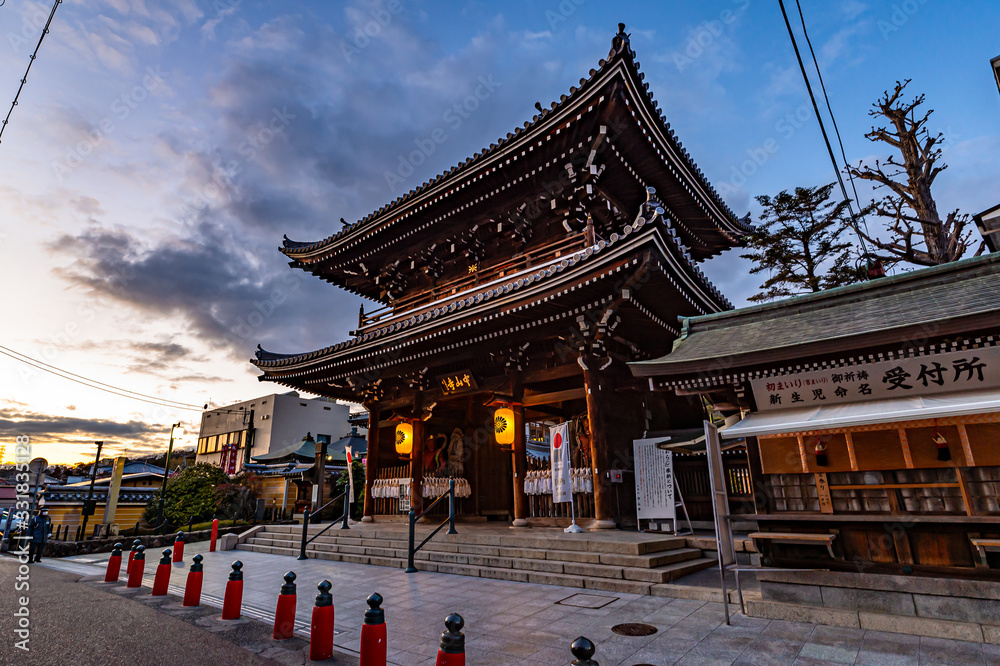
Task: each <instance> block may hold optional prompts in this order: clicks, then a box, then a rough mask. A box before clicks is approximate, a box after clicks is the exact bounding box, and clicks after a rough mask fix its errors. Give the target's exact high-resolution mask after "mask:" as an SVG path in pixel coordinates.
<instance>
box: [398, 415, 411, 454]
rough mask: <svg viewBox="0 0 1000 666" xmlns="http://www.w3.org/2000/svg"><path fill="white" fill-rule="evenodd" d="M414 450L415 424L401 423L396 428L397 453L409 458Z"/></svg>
mask: <svg viewBox="0 0 1000 666" xmlns="http://www.w3.org/2000/svg"><path fill="white" fill-rule="evenodd" d="M412 450H413V424H411V423H400V424H399V425H397V426H396V453H398V454H399V455H401V456H408V455H410V451H412Z"/></svg>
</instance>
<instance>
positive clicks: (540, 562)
mask: <svg viewBox="0 0 1000 666" xmlns="http://www.w3.org/2000/svg"><path fill="white" fill-rule="evenodd" d="M462 527H463V526H461V525H460V526H459V534H456V535H448V534H445V533H444V531H442V532H439V533H438V534H437V535H436V536H435V537H434V538H433V539H431V540H430V541H429V542H428V543H427V544H426V545H425V546H424V547H423V548H422V549H421V550H420V551H418V552H417V554H416V556H415V560H416V562H415V564H416V567H417V569H419V570H421V571H436V572H439V573H449V574H459V575H463V576H476V577H482V578H497V579H501V580H512V581H520V582H526V583H540V584H544V585H561V586H564V587H576V588H584V589H590V590H603V591H609V592H629V593H634V594H652V595H657V596H670V597H674V596H678V595H677V594H676V592H675V590H676V588H677V587H678V586H676V585H672V584H671V582H672V581H674V580H676V579H678V578H681V577H683V576H686V575H688V574H691V573H694V572H696V571H700V570H702V569H705V568H706V567H709V566H712V565H713V564H716V560H715V559H714V558H711V557H705V556H704V554H703V553H702V551H701V550H700V549H698V548H689V547H688V546H687V542H686V540H685V539H684V538H683V537H669V536H653V535H638V534H637V533H631V535H628V534H626V535H625V536H627V537H630V538H625V536H621V535H623V533H620V532H619V533H617V534H613V533H604V534H599V535H593V536H591V534H593V533H590V534H582V535H571V534H563V533H562V531H561V530H554V531H548V530H544V531H543V530H537V529H531V530H524V531H509V533H502V532H495V533H482V532H477V531H474V530H466V531H463V529H462ZM320 529H321V528H320V527H318V526H317V527H310V536H311V535H312V534H315V533H316V532H318V531H319V530H320ZM429 532H430V530H429V529H428V528H424V527H423V526H418V528H417V535H416V543H418V544H419V543H420V541H422V540H423V538H424V537H425V536H426V535H427V534H429ZM605 535H607V536H605ZM301 536H302V528H301V527H299V526H297V525H268V526H266V527H264V528H263V529H262V530H259V531H257V532H256V533H254V534H253V535H251V536H250V537H249V538H247V539H246V540H245V541H243V542H242V543H240V544H238V545H237V546H236V548H237V550H248V551H253V552H258V553H273V554H277V555H292V556H298V554H299V543H300V540H301ZM640 537H641V538H640ZM307 554H308V555H309V557H310V558H315V559H324V560H333V561H338V562H354V563H357V564H371V565H375V566H384V567H398V568H405V567H406V554H407V532H406V530H405V528H403V529H400V528H398V527H396V528H391V527H390V528H382V527H374V526H365V527H362V526H356V527H352V529H351V530H350V531H349V532H342V531H341V530H339V529H338V528H337V527H333V528H331V529H330V530H328V531H327V532H325V533H324V534H323V535H322V536H319V537H317V538H316V540H315V541H313V542H312V543H310V544H309V546H308V547H307ZM685 596H686V595H685ZM720 598H721V597H720Z"/></svg>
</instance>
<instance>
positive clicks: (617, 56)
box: [279, 23, 750, 254]
mask: <svg viewBox="0 0 1000 666" xmlns="http://www.w3.org/2000/svg"><path fill="white" fill-rule="evenodd" d="M635 58H636V53H635V51H633V50H632V47H631V44H630V42H629V36H628V34H626V33H625V24H624V23H619V24H618V34H617V35H615V37H614V39H613V40H612V45H611V51H610V52H609V53H608V58H607V60H601V61H600V62H599V63H598V67H597V69H591V70H590V72H589V76H588V78H582V79H580V85H579V87H577V86H572V87H570V89H569V95H562V96H561V97H560V98H559V101H558V102H552V103H551V105H550V107H549V108H548V109H540V111H539V113H538V114H536V115H534V116H532V118H531V120H530V121H526V122H525V123H524V126H523V127H517V128H515V129H514V131H513V132H508V133H507V136H506V137H501V138H499V139H497V142H496V143H492V144H490V145H489V147H487V148H484V149H483V150H481V151H480V152H477V153H475V154H474V155H473V156H472V157H470V158H466V159H465V160H464V161H462V162H460V163H459V164H457V165H455V166H453V167H451V168H450V169H448V170H447V171H443V172H442V173H440V174H438V175H437V176H435V177H434V178H432V179H430V180H429V181H426V182H424V183H422V184H421V185H419V186H418V187H416V188H414V189H412V190H410V191H409V192H407V193H406V194H403V195H402V196H400V197H397V198H396V199H394V200H393V201H391V202H389V203H388V204H386V205H384V206H382V207H381V208H379V209H378V210H376V211H373V212H371V213H369V214H368V215H366V216H365V217H363V218H362V219H360V220H358V221H357V222H354V223H353V224H345V225H344V227H343V228H342V229H341V230H340V231H338V232H336V233H334V234H332V235H330V236H328V237H326V238H324V239H322V240H319V241H315V242H299V241H293V240H290V239H289V238H288V237H287V236H285V237H284V241H283V243H282V247H281V248H279V249H280V250H281V252H283V253H285V254H293V253H304V252H311V251H313V250H317V249H320V248H323V247H325V246H330V245H334V244H336V242H337V241H338V240H340V239H342V238H344V237H345V236H347V235H348V234H350V233H351V232H353V231H355V230H357V229H359V228H363V227H366V226H371V225H372V224H374V223H375V221H377V220H379V219H382V218H384V217H386V216H387V215H388V214H389V213H392V212H393V211H394V210H395V209H396V208H397V207H399V206H401V205H402V204H405V203H407V202H408V201H410V200H411V199H413V198H414V197H416V196H418V195H420V194H422V193H423V192H424V191H425V190H426V189H428V188H429V187H431V186H432V185H435V184H437V183H439V182H440V181H442V180H444V179H446V178H448V177H450V176H452V175H454V174H456V173H462V172H465V171H468V170H470V169H473V168H475V167H476V166H477V165H478V164H479V163H480V162H481V161H483V160H484V159H485V158H487V157H489V156H491V155H492V154H494V153H496V152H497V151H500V150H503V149H505V148H506V147H507V145H508V144H509V143H511V142H512V141H514V140H515V139H518V138H520V137H521V135H523V134H525V133H528V132H530V131H531V129H532V128H534V127H535V126H536V125H538V124H539V123H540V122H541V121H542V120H544V119H546V118H547V117H549V116H550V115H551V114H552V113H554V112H556V111H558V110H559V109H560V108H562V107H563V106H565V105H567V104H569V103H571V102H572V101H575V100H576V99H577V98H579V97H581V96H583V95H584V94H585V93H584V91H587V92H589V88H590V84H591V83H592V82H593V81H594V80H595V79H597V78H598V77H599V75H600V74H602V73H603V72H605V71H607V70H609V69H610V68H611V67H612V66H613V65H615V64H617V63H618V62H619V61H623V62H625V63H628V64H629V65H630V66H631V67H632V68H633V69H634V70H635V71H636V73H637V74H638V78H639V80H643V79H645V74H643V73H642V72H641V71H640V69H639V62H638V61H637V60H636V59H635ZM643 90H644V92H645V94H646V97H647V99H648V101H649V104H650V105H651V106H652V108H653V109H655V110H656V112H657V113H658V114H659V119H660V122H661V123H662V130H663V134H664V135H665V136H667V138H668V140H669V141H670V143H671V144H672V147H673V148H674V149H675V151H676V152H677V154H679V155H681V156H682V157H683V158H684V160H685V161H686V163H687V166H688V168H689V169H690V170H691V172H692V173H694V174H695V176H696V177H697V179H698V181H699V184H700V185H701V186H702V187H703V188H704V189H705V190H706V191H707V192H709V193H710V196H711V197H712V198H713V202H714V203H715V205H716V206H718V207H719V209H720V210H722V211H724V213H725V215H727V216H728V218H729V222H730V223H731V224H732V225H733V226H734V227H735V228H738V229H743V230H749V228H750V224H749V221H748V220H746V219H741V218H737V217H736V214H735V213H733V211H732V210H731V209H730V208H729V206H728V205H727V204H726V203H725V201H723V199H722V197H721V196H720V195H719V193H718V192H717V191H716V189H715V188H714V187H713V186H712V184H711V183H710V182H709V181H708V178H707V177H706V176H705V174H704V173H703V172H702V170H701V169H700V168H699V167H698V165H697V164H696V163H695V161H694V159H692V157H691V155H690V154H689V153H688V151H687V150H685V149H684V146H683V145H681V142H680V140H679V139H678V138H677V137H676V135H675V133H674V130H673V129H671V128H670V123H668V122H667V120H666V117H665V116H664V115H663V111H662V109H659V104H658V102H657V101H656V100H655V99H654V98H653V94H652V93H651V92H650V90H649V84H648V83H644V84H643Z"/></svg>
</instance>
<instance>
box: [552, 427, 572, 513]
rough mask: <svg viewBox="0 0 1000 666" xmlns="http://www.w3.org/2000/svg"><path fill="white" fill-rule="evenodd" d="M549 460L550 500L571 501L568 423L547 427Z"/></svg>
mask: <svg viewBox="0 0 1000 666" xmlns="http://www.w3.org/2000/svg"><path fill="white" fill-rule="evenodd" d="M549 460H550V461H551V465H552V501H553V502H572V501H573V479H572V477H571V476H570V458H569V423H561V424H559V425H557V426H552V427H550V428H549Z"/></svg>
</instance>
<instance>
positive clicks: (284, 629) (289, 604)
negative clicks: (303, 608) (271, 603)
mask: <svg viewBox="0 0 1000 666" xmlns="http://www.w3.org/2000/svg"><path fill="white" fill-rule="evenodd" d="M284 579H285V584H284V585H282V586H281V592H280V593H279V594H278V607H277V608H275V610H274V640H276V641H284V640H287V639H289V638H291V637H292V635H293V634H294V633H295V572H294V571H289V572H288V573H286V574H285V575H284Z"/></svg>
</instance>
